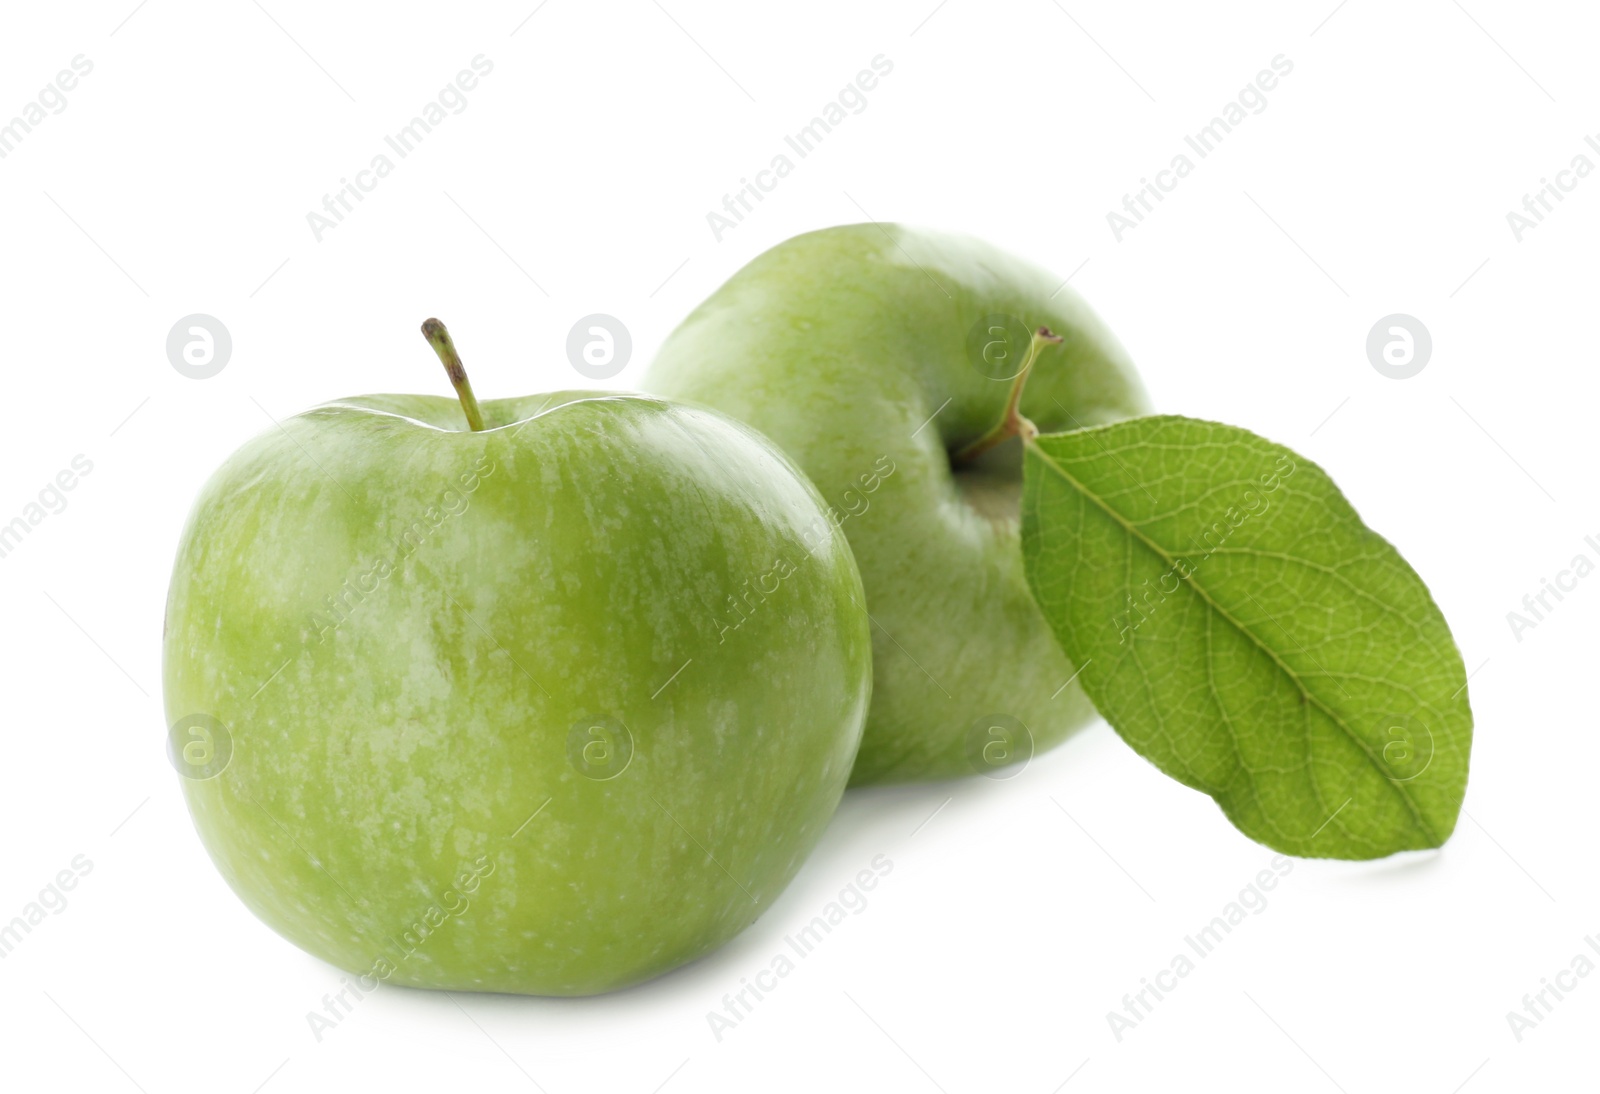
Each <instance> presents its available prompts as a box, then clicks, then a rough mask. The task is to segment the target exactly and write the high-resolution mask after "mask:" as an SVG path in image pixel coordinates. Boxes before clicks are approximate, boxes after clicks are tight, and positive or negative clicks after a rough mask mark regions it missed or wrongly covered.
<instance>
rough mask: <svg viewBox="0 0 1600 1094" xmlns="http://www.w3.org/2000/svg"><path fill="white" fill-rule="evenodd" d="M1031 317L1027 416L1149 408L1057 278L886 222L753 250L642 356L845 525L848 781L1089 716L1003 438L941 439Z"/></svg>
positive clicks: (1057, 735) (666, 389) (978, 765)
mask: <svg viewBox="0 0 1600 1094" xmlns="http://www.w3.org/2000/svg"><path fill="white" fill-rule="evenodd" d="M1039 327H1048V328H1050V329H1051V330H1053V331H1055V332H1056V333H1057V334H1059V335H1061V336H1062V338H1063V339H1064V341H1063V342H1062V344H1060V345H1053V346H1052V345H1046V346H1044V347H1043V348H1042V351H1041V352H1040V354H1039V358H1038V361H1037V363H1036V366H1035V367H1034V368H1033V370H1032V378H1031V379H1030V380H1029V381H1028V386H1027V388H1026V392H1025V395H1024V397H1023V400H1022V411H1023V412H1024V413H1025V414H1026V415H1027V417H1028V418H1029V419H1031V420H1032V421H1033V422H1035V423H1036V424H1037V425H1038V427H1039V428H1040V429H1041V430H1043V431H1046V432H1052V431H1058V430H1068V429H1076V428H1079V427H1082V426H1090V425H1097V424H1101V423H1105V422H1110V421H1114V420H1117V419H1120V418H1126V417H1132V416H1135V415H1140V414H1145V413H1148V412H1149V411H1148V401H1147V398H1146V396H1145V393H1144V390H1143V388H1142V386H1141V385H1140V382H1139V379H1138V377H1137V375H1136V374H1135V372H1134V370H1133V366H1132V364H1131V363H1130V361H1129V359H1128V355H1127V354H1126V353H1125V352H1124V350H1123V349H1122V347H1121V346H1120V345H1118V343H1117V341H1116V339H1115V338H1114V337H1113V336H1112V335H1111V333H1110V332H1109V331H1108V330H1107V329H1106V327H1105V325H1104V324H1103V323H1102V322H1100V320H1099V319H1098V318H1097V317H1096V316H1095V315H1094V313H1093V312H1091V311H1090V310H1089V308H1088V306H1087V305H1085V304H1084V303H1083V301H1082V300H1081V299H1080V298H1079V297H1078V296H1077V295H1076V294H1075V293H1074V292H1073V291H1072V290H1071V289H1070V288H1067V287H1066V285H1065V281H1064V280H1063V279H1062V278H1059V277H1056V276H1054V275H1052V274H1048V273H1046V272H1045V271H1043V270H1040V269H1038V268H1036V267H1034V266H1031V265H1029V264H1027V263H1025V262H1023V261H1021V260H1019V259H1017V258H1015V257H1013V256H1011V255H1008V254H1006V253H1004V252H1002V251H1000V250H998V249H996V248H994V247H992V246H989V245H987V244H984V243H982V242H979V241H977V240H973V239H968V238H965V237H960V236H951V235H944V234H939V233H934V232H927V231H920V230H916V229H911V228H906V227H902V226H897V225H880V224H858V225H852V226H848V227H840V228H830V229H827V230H825V231H820V232H812V233H809V234H807V235H802V236H798V237H796V238H794V239H791V240H789V241H788V242H786V243H783V244H781V245H779V246H777V247H774V248H773V249H772V250H770V251H767V252H766V253H765V254H763V255H761V256H760V257H758V258H756V259H755V260H754V261H752V262H751V263H750V264H749V265H747V266H745V267H744V268H743V269H742V270H740V271H739V272H738V273H736V274H735V275H734V276H733V277H732V279H730V280H729V281H728V282H727V283H726V284H725V285H723V286H722V287H721V288H720V289H718V290H717V291H716V292H715V293H714V294H712V296H711V297H710V298H709V299H707V300H706V301H705V302H704V303H703V304H701V305H700V307H699V308H697V309H696V310H695V311H694V313H693V314H691V315H690V316H689V317H688V318H687V319H686V320H684V322H683V324H682V325H681V326H679V327H678V329H677V330H676V331H675V332H674V333H673V334H672V335H671V336H670V337H669V338H668V339H667V341H666V344H665V345H664V346H663V347H662V348H661V351H660V353H659V355H658V356H657V357H656V359H655V361H654V362H653V363H652V365H651V368H650V371H649V373H648V375H647V377H646V380H645V386H646V387H647V388H648V389H649V390H652V391H656V392H660V393H661V394H664V395H667V396H669V397H673V398H681V399H686V400H692V401H694V402H697V403H700V404H703V405H706V406H711V407H714V408H716V409H718V410H721V411H723V412H725V413H727V414H729V415H731V416H733V417H735V418H738V419H739V420H741V421H744V422H748V423H749V424H751V425H753V426H755V427H756V428H757V429H759V430H760V431H761V432H762V433H764V434H766V435H767V436H768V437H770V438H771V439H772V440H774V441H776V442H777V444H778V446H779V447H780V448H782V449H783V450H784V451H785V452H787V453H788V454H789V455H790V456H792V457H793V458H794V460H795V462H796V463H798V464H799V465H800V467H801V469H802V470H804V471H805V473H806V474H807V475H809V476H810V477H811V480H812V481H813V482H814V483H816V485H817V487H818V489H820V490H821V491H822V495H823V497H824V499H826V501H827V503H828V505H829V507H830V509H829V512H830V515H831V516H832V518H833V519H834V520H835V521H836V522H837V523H838V525H839V527H840V528H841V529H842V530H843V531H844V532H845V534H846V535H847V536H848V537H849V540H850V545H851V547H852V548H853V549H854V551H855V557H856V562H857V564H858V565H859V566H860V568H861V578H862V582H863V584H864V585H865V587H866V591H867V608H868V610H869V612H870V613H871V615H872V620H873V627H872V634H873V673H874V683H873V697H872V708H871V710H870V712H869V713H868V716H867V728H866V732H865V734H864V736H863V738H862V743H861V754H860V756H859V758H858V759H857V760H856V769H855V773H854V775H853V777H852V782H853V783H872V782H887V781H899V780H907V779H928V778H942V777H947V776H953V775H960V774H967V773H970V772H972V771H973V770H978V771H980V772H982V773H985V774H1005V773H1006V772H1014V771H1015V770H1016V768H1015V767H1007V766H1006V765H1008V764H1010V763H1012V762H1014V761H1016V760H1021V759H1025V758H1026V757H1027V756H1028V755H1031V753H1032V751H1033V750H1035V749H1043V748H1047V747H1049V746H1051V745H1053V744H1055V743H1057V742H1059V741H1060V740H1061V739H1062V738H1063V737H1065V736H1066V735H1067V734H1068V733H1069V732H1071V731H1072V730H1073V729H1074V728H1076V727H1078V726H1080V725H1082V724H1083V723H1085V722H1086V721H1088V720H1089V719H1091V718H1092V717H1093V716H1094V710H1093V707H1092V706H1091V704H1090V703H1089V700H1088V699H1087V697H1086V696H1085V695H1084V694H1083V692H1082V691H1081V690H1080V689H1079V687H1078V685H1077V684H1076V683H1072V684H1068V681H1069V680H1072V678H1073V675H1074V673H1075V672H1076V668H1075V666H1073V665H1072V664H1070V663H1069V662H1068V660H1067V658H1066V657H1065V655H1064V654H1063V653H1062V652H1061V650H1060V648H1059V647H1058V646H1057V644H1056V641H1055V639H1054V637H1053V636H1052V634H1051V632H1050V629H1049V627H1048V626H1047V625H1046V623H1045V620H1044V617H1043V616H1042V615H1041V614H1040V612H1039V609H1038V607H1037V606H1036V605H1035V603H1034V601H1033V597H1032V596H1031V594H1030V593H1029V591H1028V587H1027V583H1026V581H1025V580H1024V577H1023V570H1022V555H1021V550H1020V546H1019V519H1018V509H1019V496H1020V484H1021V455H1020V445H1019V444H1018V443H1017V442H1016V441H1015V440H1012V441H1011V442H1010V443H1008V444H1004V445H1000V446H998V447H995V448H994V449H993V450H992V451H988V452H985V453H984V454H982V455H981V456H977V457H975V458H973V459H970V460H964V461H953V460H952V455H951V454H952V453H955V452H959V451H961V450H962V449H963V448H965V447H967V446H968V445H969V444H971V443H972V442H974V441H976V440H977V439H978V438H980V437H982V436H984V435H985V434H987V433H989V432H990V431H991V430H992V429H993V428H994V427H995V426H996V424H997V423H998V422H999V421H1000V420H1001V419H1002V416H1003V414H1004V412H1005V408H1006V403H1007V396H1008V393H1009V391H1010V390H1011V387H1012V383H1011V381H1012V379H1013V378H1014V377H1015V376H1016V374H1017V373H1018V372H1019V371H1021V368H1022V365H1023V362H1024V359H1025V358H1026V355H1027V353H1028V348H1029V344H1030V333H1031V332H1032V331H1033V330H1035V329H1036V328H1039ZM958 464H959V466H958ZM1131 486H1132V484H1131V483H1130V487H1131Z"/></svg>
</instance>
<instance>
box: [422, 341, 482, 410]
mask: <svg viewBox="0 0 1600 1094" xmlns="http://www.w3.org/2000/svg"><path fill="white" fill-rule="evenodd" d="M422 336H423V337H424V338H426V339H427V340H428V345H430V346H432V347H433V352H435V353H437V354H438V355H439V360H441V361H443V362H444V370H445V372H446V373H448V374H449V376H450V384H451V386H452V387H454V388H455V389H456V398H458V399H460V400H461V409H462V410H464V411H465V412H466V415H467V425H468V426H470V427H471V428H472V431H473V432H474V433H479V432H482V430H483V411H482V410H480V409H478V397H477V396H476V395H474V394H472V381H470V380H468V379H467V370H466V368H465V367H464V366H463V365H462V364H461V355H460V354H459V353H457V352H456V344H455V343H454V342H453V341H451V340H450V332H449V331H447V330H445V327H444V324H443V323H441V322H439V321H438V320H437V319H429V320H427V321H426V322H424V323H423V324H422Z"/></svg>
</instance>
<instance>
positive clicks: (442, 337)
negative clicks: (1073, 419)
mask: <svg viewBox="0 0 1600 1094" xmlns="http://www.w3.org/2000/svg"><path fill="white" fill-rule="evenodd" d="M422 336H423V337H424V338H426V339H427V340H428V345H430V346H432V347H433V352H434V353H437V354H438V355H439V360H440V361H443V362H444V370H445V372H446V373H447V374H449V376H450V385H451V386H452V387H454V388H455V389H456V398H458V399H460V400H461V409H462V410H463V411H465V412H466V415H467V425H468V426H469V427H470V428H471V429H472V431H473V432H474V433H480V432H482V431H483V411H482V410H480V409H478V397H477V396H476V395H474V394H473V393H472V382H471V381H470V380H468V379H467V370H466V367H465V366H463V365H462V364H461V355H460V354H459V353H457V352H456V344H455V343H454V342H453V341H451V340H450V332H449V331H448V330H446V329H445V326H444V324H443V323H441V322H439V321H438V320H437V319H428V320H425V321H424V322H423V324H422ZM1057 341H1060V339H1057Z"/></svg>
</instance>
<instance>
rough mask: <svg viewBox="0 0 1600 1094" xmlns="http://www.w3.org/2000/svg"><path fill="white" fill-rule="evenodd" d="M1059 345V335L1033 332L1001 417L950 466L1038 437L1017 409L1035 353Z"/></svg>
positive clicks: (1042, 328) (1043, 330)
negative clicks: (1016, 439)
mask: <svg viewBox="0 0 1600 1094" xmlns="http://www.w3.org/2000/svg"><path fill="white" fill-rule="evenodd" d="M1060 342H1061V335H1059V334H1056V333H1055V332H1054V331H1052V330H1051V329H1050V328H1049V327H1040V328H1039V329H1038V330H1036V331H1034V332H1033V338H1032V340H1031V341H1029V343H1028V359H1027V360H1026V361H1024V362H1023V363H1022V371H1020V372H1018V373H1017V375H1016V376H1015V377H1014V378H1013V379H1012V381H1011V392H1010V394H1009V395H1007V396H1006V409H1005V413H1004V414H1003V415H1002V416H1001V418H1000V420H999V421H998V422H997V423H995V427H994V428H993V429H991V430H989V432H987V433H985V434H984V435H983V436H981V437H979V438H978V439H977V440H975V441H973V442H972V443H971V444H969V445H967V446H966V447H965V448H963V449H962V450H961V451H959V452H957V453H956V454H955V456H954V457H953V459H952V460H951V462H952V463H953V464H955V465H956V466H960V465H961V464H964V463H970V462H972V461H973V460H975V459H977V458H978V457H979V456H981V455H983V454H984V453H985V452H987V451H989V449H991V448H993V447H994V446H995V445H997V444H1001V443H1003V442H1005V441H1008V440H1010V439H1011V438H1012V437H1017V436H1020V437H1022V438H1023V440H1025V441H1026V440H1029V439H1031V438H1033V437H1037V436H1038V435H1039V428H1038V427H1037V426H1035V425H1034V424H1033V423H1032V422H1030V421H1029V420H1028V419H1027V418H1024V417H1023V416H1022V412H1021V410H1020V409H1019V408H1020V407H1021V405H1022V389H1023V388H1024V387H1025V386H1027V383H1028V375H1029V374H1030V373H1031V372H1033V363H1034V362H1035V361H1037V360H1038V359H1039V352H1040V351H1041V350H1042V349H1044V347H1045V346H1046V345H1047V344H1050V345H1057V344H1059V343H1060Z"/></svg>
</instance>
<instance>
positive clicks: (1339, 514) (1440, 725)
mask: <svg viewBox="0 0 1600 1094" xmlns="http://www.w3.org/2000/svg"><path fill="white" fill-rule="evenodd" d="M1022 550H1023V559H1024V562H1025V565H1026V568H1027V574H1028V582H1029V585H1030V586H1031V588H1032V589H1033V594H1034V596H1035V598H1036V599H1037V600H1038V602H1039V606H1040V607H1041V608H1042V609H1043V611H1044V614H1045V618H1046V619H1048V620H1049V621H1050V626H1051V628H1052V629H1053V630H1054V631H1055V634H1056V638H1057V639H1058V640H1059V641H1060V643H1061V646H1062V648H1063V649H1064V650H1065V651H1066V653H1067V656H1068V657H1070V658H1071V659H1072V660H1073V661H1074V662H1075V663H1076V664H1078V665H1079V666H1081V675H1080V677H1079V679H1080V680H1081V681H1082V683H1083V687H1084V690H1085V691H1087V692H1088V694H1089V697H1090V698H1091V699H1093V700H1094V703H1095V706H1096V707H1098V708H1099V710H1100V713H1101V714H1102V715H1103V716H1104V717H1105V719H1106V721H1108V722H1110V723H1111V725H1112V727H1113V728H1115V729H1116V731H1117V732H1118V733H1119V734H1121V736H1122V738H1123V739H1124V740H1125V741H1127V742H1128V743H1129V744H1130V745H1132V746H1133V748H1134V749H1135V750H1136V751H1137V752H1138V753H1139V754H1140V755H1142V756H1144V757H1145V758H1146V759H1148V760H1149V761H1150V762H1152V763H1153V764H1155V765H1156V766H1157V767H1159V768H1160V769H1161V770H1162V771H1165V772H1166V773H1167V774H1168V775H1171V776H1172V777H1173V778H1175V779H1177V780H1178V781H1179V782H1181V783H1184V784H1185V785H1187V786H1192V787H1194V788H1195V789H1197V790H1202V791H1204V792H1205V793H1207V794H1209V795H1211V796H1212V797H1213V798H1215V799H1216V800H1217V803H1218V804H1219V805H1220V806H1221V807H1222V810H1223V812H1224V813H1226V814H1227V816H1228V819H1229V820H1231V821H1232V822H1233V823H1234V824H1235V825H1237V826H1238V828H1239V830H1240V831H1242V832H1244V833H1245V834H1246V835H1248V836H1250V837H1251V838H1252V839H1255V840H1259V841H1260V842H1262V843H1264V844H1266V845H1267V846H1269V847H1272V848H1274V849H1276V850H1279V851H1284V852H1287V853H1289V854H1294V855H1304V856H1308V857H1318V858H1347V859H1367V858H1379V857H1381V856H1383V855H1388V854H1392V853H1394V852H1396V851H1404V850H1411V849H1416V848H1425V847H1437V846H1439V845H1440V844H1442V843H1443V842H1444V841H1445V840H1446V839H1447V838H1449V836H1450V833H1451V832H1452V831H1453V830H1454V829H1455V824H1456V818H1457V815H1458V814H1459V812H1460V810H1461V799H1462V796H1463V794H1464V793H1465V792H1466V783H1467V759H1468V753H1469V752H1470V750H1471V746H1472V711H1471V708H1470V707H1469V706H1468V702H1467V691H1466V686H1467V681H1466V673H1465V670H1464V669H1463V666H1462V663H1461V654H1460V652H1459V651H1458V650H1457V649H1456V646H1455V641H1454V640H1453V639H1452V638H1451V636H1450V628H1449V626H1448V625H1447V624H1446V623H1445V621H1444V616H1443V615H1442V614H1441V613H1440V611H1439V608H1438V606H1437V605H1436V604H1434V602H1433V598H1432V597H1431V596H1430V595H1429V593H1428V588H1427V586H1426V585H1424V584H1423V582H1422V579H1421V578H1420V577H1418V576H1417V573H1416V571H1415V570H1413V569H1412V568H1411V567H1410V566H1409V565H1407V564H1406V561H1405V559H1403V558H1401V557H1400V554H1399V552H1398V551H1396V550H1395V549H1394V547H1392V546H1391V545H1390V544H1389V543H1388V541H1386V540H1384V539H1383V538H1382V537H1381V536H1379V535H1378V534H1377V533H1376V532H1373V531H1372V530H1371V529H1369V528H1368V527H1367V526H1366V525H1365V524H1363V523H1362V522H1361V518H1360V517H1358V516H1357V515H1356V512H1355V510H1354V509H1353V508H1351V506H1350V503H1349V502H1348V501H1346V500H1345V497H1344V495H1343V494H1341V493H1340V492H1339V489H1338V487H1336V486H1335V485H1334V484H1333V482H1332V480H1330V479H1329V478H1328V476H1327V474H1326V473H1325V472H1323V470H1322V469H1321V468H1319V467H1317V466H1316V465H1315V464H1313V463H1311V462H1310V461H1309V460H1306V459H1305V458H1303V457H1301V456H1298V455H1296V454H1295V453H1293V452H1291V451H1290V450H1289V449H1287V448H1284V447H1282V446H1281V445H1276V444H1273V443H1272V442H1270V441H1268V440H1265V439H1264V438H1261V437H1258V436H1256V435H1255V434H1253V433H1251V432H1249V431H1247V430H1244V429H1238V428H1236V427H1234V426H1228V425H1220V424H1217V423H1215V422H1202V421H1196V420H1195V419H1192V418H1180V417H1172V416H1162V417H1151V418H1136V419H1133V420H1131V421H1125V422H1118V423H1117V424H1115V425H1109V426H1102V427H1097V428H1093V429H1084V430H1079V431H1076V432H1073V433H1062V434H1053V435H1047V436H1041V437H1038V438H1036V439H1034V440H1033V441H1032V442H1030V443H1029V445H1028V448H1027V454H1026V456H1025V465H1024V475H1023V502H1022Z"/></svg>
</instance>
